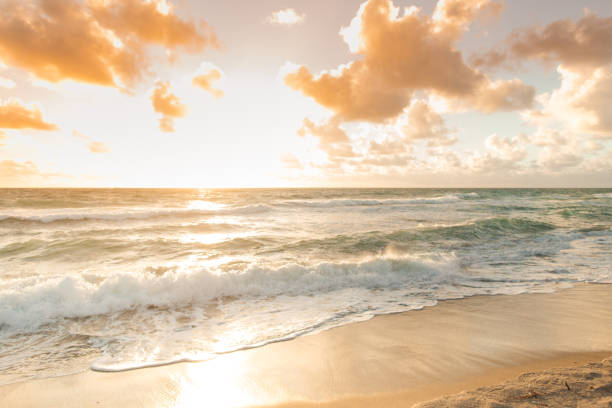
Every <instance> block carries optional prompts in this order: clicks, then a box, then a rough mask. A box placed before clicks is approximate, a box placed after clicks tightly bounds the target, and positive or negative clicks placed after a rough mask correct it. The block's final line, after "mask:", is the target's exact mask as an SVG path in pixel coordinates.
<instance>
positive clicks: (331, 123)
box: [298, 116, 355, 159]
mask: <svg viewBox="0 0 612 408" xmlns="http://www.w3.org/2000/svg"><path fill="white" fill-rule="evenodd" d="M341 122H342V121H341V119H340V118H339V117H338V116H334V117H332V118H331V119H329V120H327V121H324V122H322V123H319V124H317V123H314V122H313V121H312V120H310V119H308V118H306V119H304V122H303V124H302V127H301V128H300V129H299V130H298V135H300V136H302V137H305V136H306V135H312V136H313V137H315V138H316V139H317V140H318V144H319V147H320V148H321V150H323V151H324V152H326V153H327V154H328V155H329V157H330V158H333V159H337V158H347V157H354V156H355V152H354V151H353V148H352V146H351V140H350V139H349V137H348V136H347V134H346V132H345V130H344V129H342V128H341V127H340V124H341Z"/></svg>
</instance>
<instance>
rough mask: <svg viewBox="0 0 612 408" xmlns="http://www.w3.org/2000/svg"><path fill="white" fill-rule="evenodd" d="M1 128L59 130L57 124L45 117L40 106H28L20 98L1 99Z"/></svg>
mask: <svg viewBox="0 0 612 408" xmlns="http://www.w3.org/2000/svg"><path fill="white" fill-rule="evenodd" d="M0 129H33V130H44V131H50V130H57V129H58V127H57V125H55V124H53V123H49V122H46V121H45V120H44V119H43V115H42V112H41V111H40V108H39V107H38V106H36V105H31V106H27V105H25V104H23V102H21V101H20V100H18V99H15V98H10V99H8V100H6V101H4V102H2V101H0Z"/></svg>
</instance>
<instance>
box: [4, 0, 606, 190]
mask: <svg viewBox="0 0 612 408" xmlns="http://www.w3.org/2000/svg"><path fill="white" fill-rule="evenodd" d="M611 43H612V0H590V1H587V0H582V1H578V0H538V1H523V0H513V1H509V0H507V1H505V2H504V1H502V0H438V1H435V0H367V1H353V0H344V1H341V0H308V1H306V0H258V1H252V0H231V1H213V0H210V1H209V0H205V1H200V0H25V1H24V0H0V187H202V188H217V187H228V188H234V187H612V108H610V106H612V47H610V44H611Z"/></svg>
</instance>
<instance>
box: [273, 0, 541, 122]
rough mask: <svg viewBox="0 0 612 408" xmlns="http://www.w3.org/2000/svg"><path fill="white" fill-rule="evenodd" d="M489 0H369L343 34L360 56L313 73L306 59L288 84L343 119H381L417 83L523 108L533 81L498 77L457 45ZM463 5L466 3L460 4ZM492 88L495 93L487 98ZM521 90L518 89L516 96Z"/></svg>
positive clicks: (486, 107)
mask: <svg viewBox="0 0 612 408" xmlns="http://www.w3.org/2000/svg"><path fill="white" fill-rule="evenodd" d="M490 4H491V2H490V0H469V1H462V2H460V3H458V2H457V1H456V0H453V1H444V0H441V1H439V2H438V4H437V7H436V10H435V12H434V17H433V18H429V17H427V16H421V15H420V14H419V10H418V9H416V8H414V7H413V8H409V9H406V10H405V13H404V15H403V16H401V17H400V16H399V8H396V7H395V6H394V4H393V3H392V1H390V0H368V1H367V2H365V3H363V4H362V5H361V7H360V9H359V12H358V14H357V16H356V17H355V18H354V19H353V21H352V22H351V24H350V26H349V27H345V28H343V29H342V31H341V34H342V35H343V37H344V39H345V41H346V42H347V43H348V44H349V47H350V49H351V51H352V52H354V53H356V54H358V55H361V56H362V57H363V59H362V60H358V61H354V62H351V63H349V64H347V65H343V66H341V67H339V68H338V69H337V70H335V71H324V72H322V73H321V74H319V75H313V74H312V73H311V72H310V70H309V69H308V68H306V67H305V66H302V67H300V68H298V69H297V70H295V71H294V72H291V73H289V74H287V75H286V76H285V83H286V84H287V85H288V86H289V87H291V88H293V89H295V90H298V91H301V92H302V93H303V94H304V95H305V96H308V97H311V98H313V99H314V100H315V101H316V102H317V103H319V104H320V105H322V106H324V107H326V108H329V109H331V110H332V111H334V112H335V113H336V114H338V115H340V116H342V117H343V118H344V119H345V120H367V121H372V122H381V121H384V120H386V119H391V118H394V117H396V116H397V115H398V114H400V113H401V112H402V111H403V110H404V108H405V107H407V106H408V105H409V104H410V100H411V96H412V94H413V92H414V91H416V90H424V91H429V92H432V93H435V94H437V95H439V96H442V97H444V98H447V99H451V100H460V101H461V102H462V104H464V105H469V106H470V107H473V108H475V109H478V110H481V111H484V112H492V111H496V110H514V109H524V108H527V107H529V106H530V105H531V102H532V101H531V100H530V99H529V98H525V95H528V94H529V93H531V95H532V97H533V91H532V89H533V88H532V87H528V86H526V85H524V84H522V83H521V82H520V81H519V80H514V81H509V83H508V84H507V85H503V86H502V84H504V82H503V81H497V82H495V83H492V82H491V81H490V80H489V79H488V78H487V77H486V76H485V75H484V74H482V73H480V72H479V71H478V70H476V69H474V68H471V67H470V66H468V65H466V63H465V62H464V61H463V56H462V54H461V52H459V51H458V50H457V49H456V47H455V42H456V41H457V40H458V39H459V35H460V34H461V32H462V31H464V30H465V29H466V28H467V25H468V24H469V22H470V21H471V19H473V18H474V17H475V16H477V15H478V14H479V11H480V10H482V9H484V8H487V7H490ZM459 5H460V6H459ZM490 91H494V92H496V93H497V94H498V95H497V96H496V97H495V98H489V97H488V96H487V95H488V93H489V92H490ZM517 94H518V95H517Z"/></svg>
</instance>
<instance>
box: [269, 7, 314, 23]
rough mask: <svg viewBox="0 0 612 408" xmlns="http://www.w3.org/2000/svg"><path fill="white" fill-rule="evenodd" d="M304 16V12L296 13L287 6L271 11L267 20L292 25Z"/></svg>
mask: <svg viewBox="0 0 612 408" xmlns="http://www.w3.org/2000/svg"><path fill="white" fill-rule="evenodd" d="M305 18H306V16H305V15H304V14H298V13H297V12H296V11H295V10H294V9H292V8H288V9H284V10H279V11H275V12H274V13H272V15H271V16H270V17H268V22H270V23H272V24H280V25H294V24H300V23H302V22H303V21H304V19H305Z"/></svg>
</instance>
